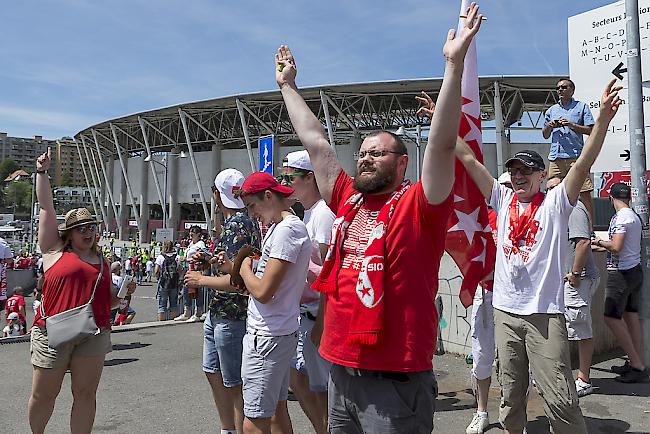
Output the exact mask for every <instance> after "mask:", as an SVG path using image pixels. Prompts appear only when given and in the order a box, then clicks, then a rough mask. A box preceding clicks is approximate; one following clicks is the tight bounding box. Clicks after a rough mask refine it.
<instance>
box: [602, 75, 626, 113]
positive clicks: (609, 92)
mask: <svg viewBox="0 0 650 434" xmlns="http://www.w3.org/2000/svg"><path fill="white" fill-rule="evenodd" d="M614 83H616V79H615V78H614V79H612V80H611V81H610V82H609V83H607V86H606V87H605V90H604V91H603V95H602V96H601V97H600V115H599V119H600V118H602V119H603V120H605V121H607V122H609V121H611V120H612V118H614V116H615V115H616V112H617V111H618V107H619V106H620V105H621V98H620V97H619V96H618V92H619V91H620V90H621V89H623V86H620V85H619V86H614Z"/></svg>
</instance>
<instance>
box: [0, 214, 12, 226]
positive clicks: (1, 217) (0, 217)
mask: <svg viewBox="0 0 650 434" xmlns="http://www.w3.org/2000/svg"><path fill="white" fill-rule="evenodd" d="M12 221H14V215H13V214H0V226H4V225H6V224H7V223H9V222H12Z"/></svg>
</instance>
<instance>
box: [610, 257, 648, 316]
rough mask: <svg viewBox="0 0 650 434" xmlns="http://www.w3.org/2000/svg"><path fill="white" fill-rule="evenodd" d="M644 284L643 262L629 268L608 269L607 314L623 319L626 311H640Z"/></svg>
mask: <svg viewBox="0 0 650 434" xmlns="http://www.w3.org/2000/svg"><path fill="white" fill-rule="evenodd" d="M642 286H643V270H642V269H641V264H639V265H637V266H636V267H632V268H630V269H629V270H618V271H608V272H607V286H606V287H605V316H608V317H611V318H618V319H621V318H623V313H624V312H638V311H639V305H640V303H641V287H642Z"/></svg>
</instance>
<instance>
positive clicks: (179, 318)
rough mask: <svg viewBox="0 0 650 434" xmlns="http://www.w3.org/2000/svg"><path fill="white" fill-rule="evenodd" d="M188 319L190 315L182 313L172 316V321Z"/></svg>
mask: <svg viewBox="0 0 650 434" xmlns="http://www.w3.org/2000/svg"><path fill="white" fill-rule="evenodd" d="M188 319H190V317H189V316H187V315H185V314H184V313H182V314H180V315H178V316H177V317H176V318H174V321H187V320H188Z"/></svg>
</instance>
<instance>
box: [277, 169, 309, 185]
mask: <svg viewBox="0 0 650 434" xmlns="http://www.w3.org/2000/svg"><path fill="white" fill-rule="evenodd" d="M305 175H307V174H306V173H304V172H294V173H285V174H283V175H279V176H276V178H275V179H276V180H277V181H278V182H279V183H282V182H283V181H284V182H286V183H288V184H291V183H292V182H293V179H294V178H300V177H301V176H305Z"/></svg>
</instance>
